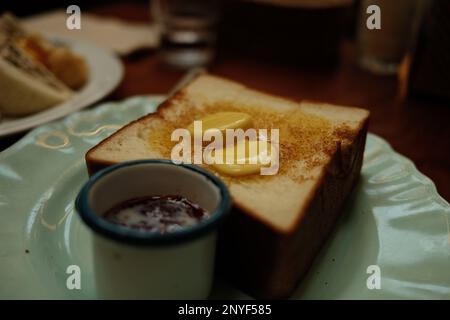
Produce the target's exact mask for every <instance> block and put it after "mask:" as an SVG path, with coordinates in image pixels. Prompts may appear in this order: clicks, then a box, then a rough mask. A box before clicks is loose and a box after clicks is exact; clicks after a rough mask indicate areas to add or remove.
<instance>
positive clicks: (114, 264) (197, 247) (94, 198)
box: [75, 160, 231, 299]
mask: <svg viewBox="0 0 450 320" xmlns="http://www.w3.org/2000/svg"><path fill="white" fill-rule="evenodd" d="M152 195H180V196H183V197H186V198H187V199H189V200H191V201H193V202H194V203H197V204H198V205H200V207H202V208H203V209H206V210H207V211H208V212H210V213H211V216H210V217H209V218H208V219H205V220H202V221H200V222H199V223H197V224H196V225H193V226H190V227H185V228H182V229H180V230H177V231H175V232H172V233H164V234H162V233H158V232H143V231H140V230H136V229H132V228H129V227H126V226H121V225H117V224H114V223H112V222H109V221H107V220H106V219H104V218H103V217H102V215H103V214H104V213H105V212H107V210H109V209H110V208H112V207H113V206H115V205H117V204H119V203H122V202H124V201H126V200H129V199H133V198H139V197H146V196H152ZM75 205H76V209H77V211H78V213H79V215H80V217H81V219H82V220H83V221H84V222H85V224H86V225H87V226H88V227H89V228H90V229H91V230H92V231H93V235H94V236H93V249H94V250H93V254H94V257H93V258H94V270H95V279H96V287H97V293H98V297H99V298H101V299H205V298H207V297H208V295H209V293H210V290H211V286H212V282H213V275H214V260H215V251H216V235H217V227H218V224H219V223H220V222H221V221H222V220H223V218H225V217H226V215H227V214H228V212H229V211H230V207H231V201H230V195H229V193H228V190H227V188H226V186H225V185H224V183H223V182H222V181H221V180H220V179H218V178H217V177H216V176H214V175H213V174H211V173H209V172H207V171H205V170H203V169H201V168H199V167H197V166H192V165H184V164H181V165H177V164H174V163H172V162H171V161H170V160H137V161H130V162H124V163H120V164H117V165H113V166H110V167H108V168H106V169H103V170H102V171H99V172H98V173H96V174H94V175H93V176H92V177H91V178H90V179H89V181H88V182H87V183H86V184H85V185H84V186H83V188H82V189H81V191H80V193H79V194H78V197H77V199H76V203H75Z"/></svg>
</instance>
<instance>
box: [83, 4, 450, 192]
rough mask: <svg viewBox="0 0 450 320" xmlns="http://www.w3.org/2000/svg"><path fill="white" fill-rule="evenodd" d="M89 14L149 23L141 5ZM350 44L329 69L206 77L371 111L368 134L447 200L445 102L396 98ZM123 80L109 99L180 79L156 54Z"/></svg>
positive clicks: (272, 68) (128, 67)
mask: <svg viewBox="0 0 450 320" xmlns="http://www.w3.org/2000/svg"><path fill="white" fill-rule="evenodd" d="M90 11H91V12H92V13H95V14H99V15H105V16H116V17H120V18H123V19H126V20H129V21H141V22H142V21H149V11H148V7H147V6H146V5H142V4H114V5H106V6H102V7H95V8H92V9H90ZM354 56H355V54H354V46H353V45H352V43H350V42H347V43H344V44H343V47H342V58H341V62H340V64H339V65H338V66H337V67H335V68H333V69H328V70H301V69H298V68H292V67H289V66H286V65H282V64H278V63H269V62H267V61H266V62H264V63H263V62H258V61H255V60H253V59H249V58H244V57H242V58H236V57H233V58H231V57H229V58H227V55H226V53H225V54H222V53H221V59H219V60H218V61H216V62H215V63H214V64H213V65H212V66H211V67H210V68H209V71H210V72H211V73H214V74H217V75H221V76H224V77H228V78H231V79H234V80H237V81H240V82H242V83H244V84H246V85H248V86H251V87H254V88H256V89H261V90H264V91H267V92H271V93H273V94H277V95H281V96H285V97H289V98H292V99H296V100H300V99H312V100H319V101H325V102H330V103H335V104H341V105H351V106H359V107H364V108H367V109H369V110H370V111H371V122H370V128H369V130H370V131H371V132H373V133H375V134H377V135H379V136H381V137H383V138H384V139H386V140H387V141H388V142H389V143H390V144H391V145H392V147H393V148H394V149H395V150H396V151H398V152H399V153H401V154H403V155H405V156H406V157H408V158H410V159H411V160H412V161H414V163H415V164H416V166H417V167H418V169H419V170H420V171H421V172H423V173H424V174H425V175H427V176H428V177H430V178H431V179H432V180H433V181H434V182H435V184H436V186H437V189H438V191H439V193H440V194H441V195H442V196H443V197H444V198H445V199H447V200H450V103H449V102H437V101H432V100H430V99H424V98H422V99H417V98H416V99H408V100H406V101H404V100H402V99H400V98H399V97H398V84H397V80H396V78H395V77H380V76H375V75H372V74H369V73H367V72H365V71H362V70H360V69H359V68H358V67H357V66H355V63H354ZM123 62H124V64H125V77H124V79H123V82H122V84H121V85H120V86H119V88H118V89H117V90H116V91H115V92H114V93H113V94H112V95H111V96H110V97H108V99H110V100H120V99H123V98H126V97H129V96H133V95H142V94H164V93H166V92H167V91H168V90H170V88H171V87H172V86H173V85H174V84H175V83H176V82H177V81H178V80H179V79H180V78H181V77H182V75H183V72H182V71H175V70H171V69H169V68H167V67H165V66H164V65H163V64H162V63H161V61H160V59H159V57H158V54H157V52H155V51H147V52H141V53H139V54H135V55H132V56H129V57H125V58H124V59H123Z"/></svg>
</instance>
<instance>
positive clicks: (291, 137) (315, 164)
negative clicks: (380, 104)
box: [86, 74, 369, 298]
mask: <svg viewBox="0 0 450 320" xmlns="http://www.w3.org/2000/svg"><path fill="white" fill-rule="evenodd" d="M221 111H240V112H245V113H247V114H249V115H251V117H252V119H253V122H254V126H255V128H256V129H262V128H265V129H271V128H276V129H279V130H280V141H279V150H280V169H279V172H278V174H276V175H273V176H261V175H251V176H243V177H230V176H225V175H223V174H221V173H219V172H216V171H214V169H212V168H211V167H208V166H206V165H205V167H206V168H207V169H210V170H212V171H214V172H215V173H216V174H217V175H219V176H220V177H221V178H222V179H223V180H224V181H225V183H226V184H227V186H228V188H229V190H230V192H231V195H232V198H233V202H234V211H233V214H232V216H231V218H230V219H229V220H228V221H227V223H226V225H225V227H224V228H223V230H222V232H221V237H220V241H219V246H220V247H219V268H220V270H222V271H223V272H224V273H225V274H226V275H227V276H229V277H230V278H231V279H232V280H234V281H235V282H236V283H237V284H238V285H239V286H240V287H241V288H242V289H244V290H245V291H247V292H249V293H251V294H253V295H254V296H256V297H261V298H282V297H286V296H288V295H289V294H290V293H291V292H292V290H293V289H294V288H295V286H296V284H297V283H298V281H299V279H300V278H301V277H302V276H303V275H304V274H305V273H306V271H307V269H308V268H309V266H310V265H311V263H312V261H313V259H314V257H315V255H316V254H317V253H318V251H319V250H320V247H321V246H322V244H323V243H324V241H325V239H326V237H327V235H328V234H329V232H330V231H331V229H332V226H333V224H334V222H335V221H336V219H337V217H338V214H339V212H340V211H341V208H342V206H343V203H344V200H345V199H346V198H347V196H348V195H349V193H350V192H351V190H352V188H353V186H354V185H355V182H356V180H357V178H358V176H359V172H360V169H361V164H362V155H363V150H364V144H365V139H366V133H367V125H368V117H369V112H368V111H366V110H363V109H358V108H349V107H339V106H333V105H329V104H323V103H313V102H306V101H303V102H294V101H290V100H287V99H283V98H279V97H275V96H272V95H268V94H265V93H261V92H258V91H255V90H252V89H249V88H247V87H245V86H243V85H241V84H238V83H235V82H232V81H229V80H225V79H222V78H219V77H215V76H211V75H206V74H204V75H200V76H198V77H196V78H195V79H194V80H192V81H191V82H190V83H188V84H187V85H186V86H185V87H183V88H182V89H180V90H179V91H178V92H176V93H175V94H174V95H173V96H172V97H171V98H170V99H168V100H166V101H165V102H164V103H162V104H161V105H160V107H159V108H158V110H157V112H156V113H154V114H150V115H147V116H145V117H142V118H140V119H138V120H136V121H134V122H131V123H130V124H128V125H126V126H125V127H123V128H122V129H120V130H119V131H117V132H116V133H115V134H113V135H112V136H110V137H109V138H107V139H105V140H104V141H102V142H101V143H99V144H98V145H97V146H95V147H93V148H92V149H91V150H89V151H88V153H87V154H86V164H87V167H88V171H89V173H90V174H92V173H94V172H96V171H97V170H99V169H101V168H103V167H106V166H108V165H111V164H114V163H118V162H122V161H127V160H135V159H145V158H170V153H171V150H172V147H173V146H174V144H175V142H172V141H170V135H171V133H172V131H173V130H174V129H176V128H185V127H187V126H188V125H189V124H190V123H191V122H192V121H193V120H197V119H200V118H202V117H203V116H205V115H208V114H212V113H216V112H221Z"/></svg>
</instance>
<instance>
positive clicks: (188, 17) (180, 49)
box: [151, 0, 220, 69]
mask: <svg viewBox="0 0 450 320" xmlns="http://www.w3.org/2000/svg"><path fill="white" fill-rule="evenodd" d="M219 7H220V0H152V1H151V11H152V15H153V18H154V20H155V22H156V24H157V25H158V28H159V31H160V37H161V43H160V45H161V54H162V58H163V60H164V61H165V62H166V63H167V64H168V65H170V66H174V67H178V68H182V69H189V68H193V67H200V66H205V65H207V64H209V63H210V62H211V61H212V60H213V59H214V56H215V43H216V24H217V20H218V16H219Z"/></svg>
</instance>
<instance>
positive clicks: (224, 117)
mask: <svg viewBox="0 0 450 320" xmlns="http://www.w3.org/2000/svg"><path fill="white" fill-rule="evenodd" d="M197 121H201V122H202V131H203V132H204V131H206V130H208V129H217V130H220V131H221V132H222V133H225V130H226V129H243V130H245V129H248V128H250V127H252V126H253V121H252V118H251V117H250V115H248V114H246V113H243V112H218V113H214V114H211V115H208V116H206V117H204V118H202V119H199V120H197ZM187 129H188V130H189V132H190V133H191V135H195V134H197V135H198V134H199V132H194V122H193V123H191V124H190V125H189V126H188V127H187ZM203 132H200V134H203Z"/></svg>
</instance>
